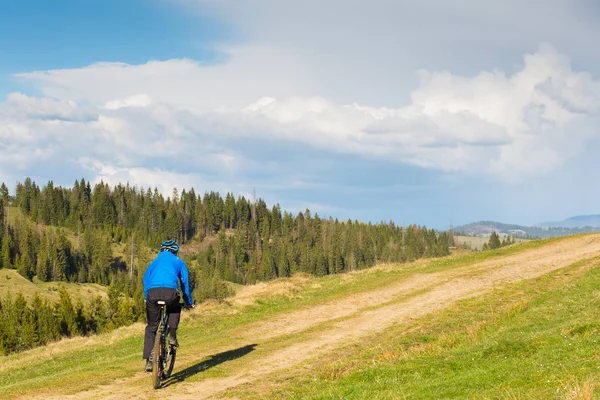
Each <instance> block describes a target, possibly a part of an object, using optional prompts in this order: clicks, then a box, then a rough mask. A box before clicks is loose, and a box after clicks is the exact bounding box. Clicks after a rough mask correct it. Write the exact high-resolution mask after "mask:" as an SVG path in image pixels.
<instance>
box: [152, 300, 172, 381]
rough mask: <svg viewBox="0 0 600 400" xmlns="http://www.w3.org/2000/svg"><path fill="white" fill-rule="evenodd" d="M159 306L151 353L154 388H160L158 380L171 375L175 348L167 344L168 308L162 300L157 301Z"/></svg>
mask: <svg viewBox="0 0 600 400" xmlns="http://www.w3.org/2000/svg"><path fill="white" fill-rule="evenodd" d="M157 304H158V305H159V306H160V315H161V317H160V319H159V324H158V329H157V330H156V337H155V339H154V349H153V355H152V383H153V386H154V388H155V389H158V388H160V381H161V380H162V379H167V378H168V377H169V376H171V372H172V371H173V366H174V365H175V355H176V349H175V347H172V346H170V345H168V346H167V334H168V331H169V310H168V309H167V308H166V307H165V305H166V304H165V302H164V301H158V302H157Z"/></svg>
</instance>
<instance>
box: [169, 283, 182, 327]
mask: <svg viewBox="0 0 600 400" xmlns="http://www.w3.org/2000/svg"><path fill="white" fill-rule="evenodd" d="M179 301H180V298H179V292H178V291H177V290H173V292H172V295H171V298H170V299H169V300H168V302H167V308H168V310H169V334H170V335H171V337H172V338H176V337H177V327H178V326H179V320H180V317H181V306H180V305H179Z"/></svg>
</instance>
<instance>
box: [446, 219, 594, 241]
mask: <svg viewBox="0 0 600 400" xmlns="http://www.w3.org/2000/svg"><path fill="white" fill-rule="evenodd" d="M582 217H583V216H582ZM585 217H589V216H585ZM597 217H600V215H599V216H597ZM573 218H578V217H573ZM570 219H571V218H569V220H570ZM565 221H568V220H565ZM586 221H587V220H586ZM453 231H454V232H456V233H464V234H466V235H475V236H488V235H490V234H491V233H492V232H494V231H495V232H497V233H500V234H505V235H509V236H515V237H521V238H548V237H556V236H567V235H575V234H577V233H583V232H600V223H598V224H597V225H596V226H584V227H577V226H573V227H568V226H542V224H540V225H539V226H524V225H516V224H504V223H502V222H496V221H477V222H471V223H470V224H466V225H461V226H456V227H454V228H453Z"/></svg>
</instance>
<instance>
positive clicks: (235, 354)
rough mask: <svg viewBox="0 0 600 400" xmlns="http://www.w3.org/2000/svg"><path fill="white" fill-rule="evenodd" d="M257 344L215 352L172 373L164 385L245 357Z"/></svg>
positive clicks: (181, 380)
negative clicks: (205, 358)
mask: <svg viewBox="0 0 600 400" xmlns="http://www.w3.org/2000/svg"><path fill="white" fill-rule="evenodd" d="M256 346H258V345H257V344H249V345H246V346H244V347H240V348H238V349H234V350H228V351H224V352H222V353H218V354H213V355H212V356H210V357H209V358H208V359H207V360H204V361H201V362H199V363H197V364H194V365H192V366H191V367H187V368H186V369H184V370H181V371H178V372H176V373H174V374H173V375H171V376H170V377H169V378H168V379H167V380H165V381H164V383H163V385H162V386H163V387H167V386H170V385H173V384H175V383H179V382H183V381H185V380H186V379H187V378H189V377H190V376H193V375H196V374H198V373H200V372H202V371H206V370H207V369H210V368H212V367H215V366H217V365H219V364H221V363H224V362H227V361H232V360H235V359H238V358H240V357H244V356H245V355H246V354H248V353H250V352H251V351H254V348H255V347H256Z"/></svg>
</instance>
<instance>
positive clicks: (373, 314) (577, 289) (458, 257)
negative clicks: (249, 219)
mask: <svg viewBox="0 0 600 400" xmlns="http://www.w3.org/2000/svg"><path fill="white" fill-rule="evenodd" d="M599 267H600V235H598V234H591V235H579V236H573V237H566V238H554V239H547V240H543V241H530V242H526V243H521V244H517V245H513V246H510V247H507V248H502V249H500V250H496V251H493V252H482V253H466V254H465V253H463V254H455V255H452V256H449V257H445V258H440V259H435V260H420V261H417V262H414V263H407V264H385V265H379V266H377V267H374V268H372V269H369V270H364V271H358V272H352V273H347V274H340V275H330V276H325V277H321V278H314V277H309V276H308V275H304V274H300V275H295V276H294V277H292V278H284V279H277V280H275V281H272V282H268V283H261V284H258V285H253V286H248V287H244V288H242V289H241V290H240V292H239V293H238V294H237V295H236V296H235V297H232V298H229V299H227V301H226V302H224V303H210V304H205V305H203V306H202V307H199V308H197V309H196V310H194V311H192V312H191V313H186V314H185V315H184V316H183V321H182V324H181V329H180V335H179V337H180V342H181V348H180V351H179V355H178V360H177V365H176V367H175V368H176V370H175V372H174V375H173V377H172V378H171V379H170V380H169V381H167V382H166V387H165V388H163V389H160V390H159V391H155V390H153V389H151V385H150V378H149V377H148V376H147V375H145V374H143V373H142V372H141V369H142V367H143V362H142V360H141V344H142V335H143V333H142V332H143V325H142V324H135V325H133V326H130V327H127V328H120V329H118V330H116V331H113V332H112V333H109V334H103V335H99V336H95V337H90V338H76V339H71V340H63V341H61V342H59V343H54V344H51V345H49V346H46V347H44V348H39V349H33V350H30V351H27V352H24V353H20V354H15V355H10V356H7V357H4V358H2V359H0V371H2V372H3V373H2V374H1V375H0V396H3V397H6V398H16V397H19V396H21V397H26V398H44V399H48V398H61V399H65V398H66V399H68V398H78V399H83V398H85V399H88V398H102V399H121V398H144V399H146V398H178V399H179V398H183V399H186V398H190V399H192V398H193V399H202V398H231V397H234V398H237V399H253V398H310V399H314V398H323V399H325V398H354V399H363V398H367V397H368V398H390V399H391V398H397V397H398V395H399V394H403V395H404V396H405V397H406V398H434V397H438V398H439V397H446V398H448V397H464V396H466V395H468V396H469V397H478V396H480V397H485V398H549V397H551V398H557V397H558V398H573V399H575V398H595V396H594V394H598V392H597V389H596V387H597V386H598V384H599V383H600V382H599V381H598V378H597V376H598V374H597V366H598V364H597V356H596V352H597V351H596V348H597V345H596V344H595V341H596V339H598V335H599V334H600V325H599V324H598V323H597V322H596V321H597V309H598V306H599V304H598V302H599V301H600V300H599V299H598V296H597V287H598V285H600V268H599Z"/></svg>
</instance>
